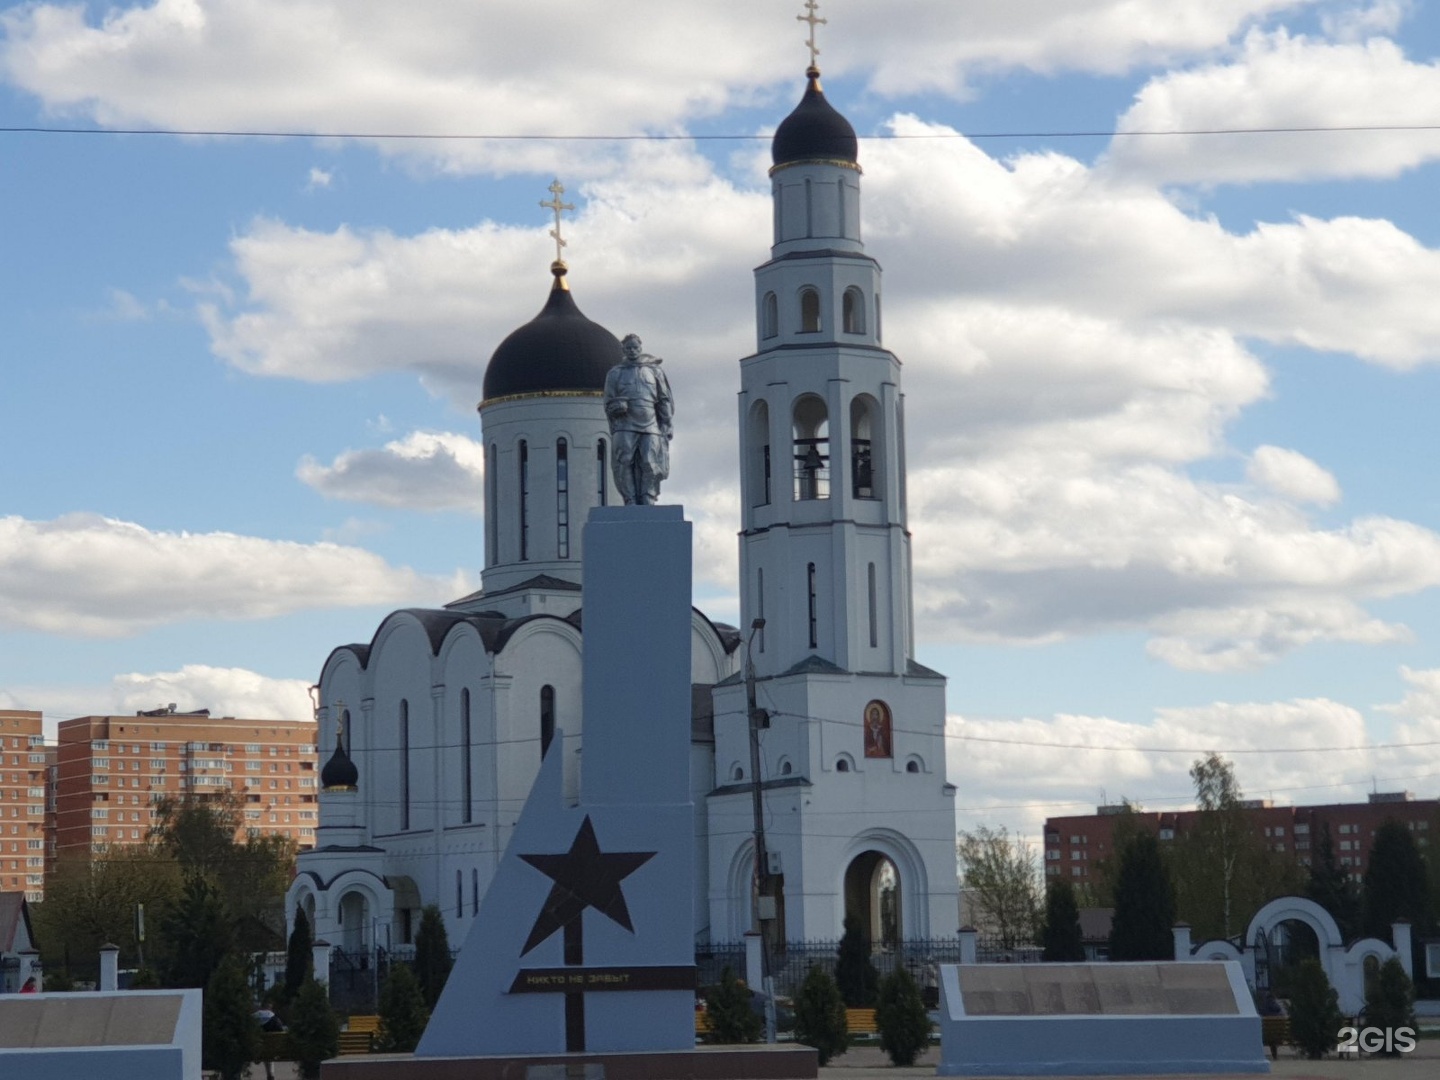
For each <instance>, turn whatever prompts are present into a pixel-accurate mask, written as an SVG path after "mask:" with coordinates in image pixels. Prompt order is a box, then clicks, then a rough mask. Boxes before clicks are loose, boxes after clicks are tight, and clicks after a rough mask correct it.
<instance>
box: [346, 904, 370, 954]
mask: <svg viewBox="0 0 1440 1080" xmlns="http://www.w3.org/2000/svg"><path fill="white" fill-rule="evenodd" d="M369 929H370V905H369V904H367V903H366V902H365V894H364V893H362V892H361V891H360V890H359V889H352V890H351V891H350V892H347V893H346V894H345V895H344V896H342V897H341V898H340V947H341V948H342V949H344V950H345V951H346V952H348V953H358V952H361V951H362V950H364V949H365V948H366V946H367V945H369V940H368V938H369V933H368V931H369Z"/></svg>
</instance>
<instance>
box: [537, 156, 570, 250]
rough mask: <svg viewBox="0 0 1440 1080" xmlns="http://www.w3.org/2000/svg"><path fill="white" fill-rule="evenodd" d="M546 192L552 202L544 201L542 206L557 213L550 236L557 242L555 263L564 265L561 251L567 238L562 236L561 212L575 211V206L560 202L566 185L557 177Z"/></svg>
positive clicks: (541, 203)
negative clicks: (548, 193)
mask: <svg viewBox="0 0 1440 1080" xmlns="http://www.w3.org/2000/svg"><path fill="white" fill-rule="evenodd" d="M546 190H547V191H549V192H550V201H549V202H545V201H544V200H543V199H542V200H541V202H540V205H541V206H543V207H544V208H545V209H546V210H553V211H555V227H554V228H553V229H551V230H550V236H551V238H552V239H553V240H554V241H555V261H556V262H557V263H560V264H562V265H563V264H564V262H565V260H564V259H563V258H561V249H562V248H564V247H565V238H564V237H563V236H561V235H560V225H561V221H560V211H562V210H574V209H575V204H574V203H567V202H561V201H560V196H561V195H564V194H565V185H564V184H562V183H560V178H559V177H556V178H555V180H554V181H553V182H552V183H551V185H550V186H549V187H548V188H546Z"/></svg>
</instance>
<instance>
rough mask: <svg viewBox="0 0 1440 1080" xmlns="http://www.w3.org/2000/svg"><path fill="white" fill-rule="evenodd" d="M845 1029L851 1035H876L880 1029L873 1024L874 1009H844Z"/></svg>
mask: <svg viewBox="0 0 1440 1080" xmlns="http://www.w3.org/2000/svg"><path fill="white" fill-rule="evenodd" d="M845 1030H846V1031H848V1032H850V1034H851V1035H876V1034H879V1031H880V1029H879V1028H877V1027H876V1026H875V1010H874V1009H846V1010H845Z"/></svg>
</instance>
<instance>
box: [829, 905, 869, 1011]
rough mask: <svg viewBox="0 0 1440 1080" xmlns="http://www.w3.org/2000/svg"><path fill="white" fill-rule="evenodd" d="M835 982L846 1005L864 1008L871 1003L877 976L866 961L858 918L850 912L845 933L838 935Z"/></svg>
mask: <svg viewBox="0 0 1440 1080" xmlns="http://www.w3.org/2000/svg"><path fill="white" fill-rule="evenodd" d="M835 982H836V984H837V985H838V986H839V987H840V996H841V997H842V998H844V999H845V1004H846V1005H848V1006H850V1008H852V1009H868V1008H870V1006H872V1005H874V1004H875V989H876V986H877V985H878V984H879V982H880V976H879V974H878V973H877V972H876V970H875V965H874V964H872V963H871V962H870V944H869V942H867V941H866V940H865V935H864V934H863V933H862V932H861V930H860V920H859V919H857V918H855V916H853V915H851V916H848V917H847V918H846V919H845V934H844V936H842V937H841V938H840V949H839V954H838V959H837V960H836V961H835Z"/></svg>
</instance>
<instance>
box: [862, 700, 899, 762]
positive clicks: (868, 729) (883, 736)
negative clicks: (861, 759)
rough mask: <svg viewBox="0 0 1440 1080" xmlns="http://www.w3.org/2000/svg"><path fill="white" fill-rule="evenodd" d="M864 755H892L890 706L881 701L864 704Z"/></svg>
mask: <svg viewBox="0 0 1440 1080" xmlns="http://www.w3.org/2000/svg"><path fill="white" fill-rule="evenodd" d="M865 756H866V757H867V758H888V757H892V756H894V751H893V749H892V744H891V741H890V706H889V705H886V704H885V702H883V701H872V702H870V704H869V705H866V706H865Z"/></svg>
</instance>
